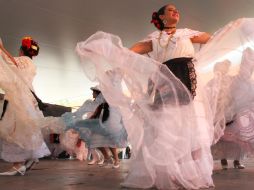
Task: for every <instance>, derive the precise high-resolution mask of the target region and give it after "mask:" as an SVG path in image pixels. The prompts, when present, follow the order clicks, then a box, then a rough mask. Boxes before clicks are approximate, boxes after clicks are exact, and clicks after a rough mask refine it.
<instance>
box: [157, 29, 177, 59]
mask: <svg viewBox="0 0 254 190" xmlns="http://www.w3.org/2000/svg"><path fill="white" fill-rule="evenodd" d="M174 33H175V31H172V32H170V33H167V34H168V40H167V43H166V45H164V46H162V45H161V36H162V31H161V32H160V35H159V38H158V44H159V46H160V47H161V48H163V49H164V50H163V55H162V62H164V61H165V58H166V54H167V49H168V45H169V42H170V40H171V38H172V37H173V34H174ZM157 52H159V51H158V46H157ZM158 60H159V59H158Z"/></svg>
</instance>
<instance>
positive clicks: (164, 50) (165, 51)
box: [144, 28, 203, 62]
mask: <svg viewBox="0 0 254 190" xmlns="http://www.w3.org/2000/svg"><path fill="white" fill-rule="evenodd" d="M202 33H203V32H199V31H195V30H191V29H187V28H185V29H177V30H176V32H175V34H174V35H173V36H172V37H171V36H170V35H168V34H167V33H166V32H165V31H162V32H160V31H156V32H153V33H152V34H150V35H148V37H147V38H146V39H145V40H144V41H150V40H151V41H152V45H153V51H152V52H150V53H148V56H149V57H151V58H153V59H155V60H156V61H159V62H165V61H167V60H169V59H174V58H178V57H193V56H194V53H195V51H194V46H193V44H192V42H191V38H193V37H195V36H199V35H200V34H202Z"/></svg>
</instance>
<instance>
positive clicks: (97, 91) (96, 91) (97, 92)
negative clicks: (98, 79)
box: [92, 89, 101, 96]
mask: <svg viewBox="0 0 254 190" xmlns="http://www.w3.org/2000/svg"><path fill="white" fill-rule="evenodd" d="M92 91H93V92H95V93H96V95H97V96H98V95H99V94H100V93H101V91H99V90H95V89H92Z"/></svg>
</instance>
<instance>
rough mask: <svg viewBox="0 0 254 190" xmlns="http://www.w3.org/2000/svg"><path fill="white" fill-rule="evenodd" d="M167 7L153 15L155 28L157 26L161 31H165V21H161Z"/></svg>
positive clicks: (152, 21)
mask: <svg viewBox="0 0 254 190" xmlns="http://www.w3.org/2000/svg"><path fill="white" fill-rule="evenodd" d="M166 7H167V5H165V6H163V7H161V8H160V9H159V10H158V11H157V12H154V13H153V14H152V20H151V23H153V24H154V26H155V27H156V28H158V29H159V30H163V29H164V23H163V21H162V20H161V19H160V15H164V13H165V9H166Z"/></svg>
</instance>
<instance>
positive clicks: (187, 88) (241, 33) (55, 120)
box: [0, 4, 254, 189]
mask: <svg viewBox="0 0 254 190" xmlns="http://www.w3.org/2000/svg"><path fill="white" fill-rule="evenodd" d="M179 18H180V14H179V11H178V10H177V8H176V7H175V6H174V5H172V4H168V5H165V6H163V7H162V8H160V9H159V10H158V11H156V12H154V13H153V14H152V20H151V23H153V24H154V26H155V27H156V28H157V31H155V32H153V33H152V34H150V35H148V36H147V37H146V38H145V39H144V40H141V41H140V42H137V43H136V44H134V45H133V46H132V47H131V48H129V49H128V48H125V47H124V46H123V45H122V42H121V39H120V38H119V37H117V36H115V35H112V34H108V33H104V32H97V33H95V34H94V35H92V36H91V37H90V38H88V39H87V40H86V41H83V42H79V43H78V44H77V47H76V51H77V53H78V55H79V56H80V60H81V64H82V66H83V67H84V71H85V73H86V74H87V77H88V78H90V79H91V80H95V79H96V82H98V83H99V85H98V86H96V87H93V88H91V90H92V91H93V97H94V100H93V101H90V100H89V101H86V102H85V103H84V104H83V105H82V106H81V107H80V108H79V110H77V111H76V112H74V113H71V112H66V113H64V114H62V115H61V116H55V115H47V117H45V114H43V112H42V111H43V110H42V109H43V108H42V107H43V106H40V105H41V102H40V101H39V98H38V97H37V96H36V94H35V92H34V90H33V87H32V81H33V78H34V76H35V73H36V72H35V67H34V65H33V63H32V61H31V58H32V57H33V56H35V55H37V54H38V51H39V47H38V44H37V43H36V42H35V41H34V40H33V39H31V38H25V39H23V41H22V46H21V48H20V52H21V56H20V57H17V58H13V57H12V56H11V55H10V54H9V53H8V52H7V51H6V50H5V49H4V47H3V45H1V59H0V87H1V89H3V90H4V92H5V96H4V100H5V104H4V105H5V106H4V110H3V113H2V115H1V120H0V138H1V147H2V148H1V155H2V158H3V159H4V160H6V161H8V162H12V163H13V167H12V169H10V170H9V171H7V172H4V173H0V175H13V174H24V172H25V171H26V170H27V169H29V167H31V166H32V165H33V164H34V163H36V162H38V160H37V159H38V158H40V157H44V156H46V155H48V154H50V152H49V150H48V148H47V145H46V143H45V142H47V140H46V139H47V138H48V136H49V135H50V134H60V136H59V139H60V144H61V145H62V146H63V147H64V148H65V149H66V150H68V152H72V153H75V154H76V155H77V157H78V158H79V159H81V160H82V159H87V157H88V156H87V155H88V153H91V154H92V157H93V158H94V160H92V161H90V162H89V163H90V164H95V163H97V164H102V163H107V162H112V163H113V167H114V168H118V167H119V159H118V156H117V148H125V147H126V146H127V145H128V143H130V144H131V146H132V157H131V162H130V166H129V172H128V175H127V177H126V178H125V180H124V182H123V183H122V186H125V187H133V188H151V187H156V188H157V189H179V188H185V189H200V188H209V187H213V186H214V184H213V180H212V171H213V158H214V159H221V163H222V166H223V168H224V169H226V168H227V167H228V163H227V159H233V160H234V162H233V164H234V167H235V168H237V169H243V168H244V165H242V164H241V163H240V160H241V159H242V158H244V157H245V156H249V155H252V154H253V140H252V139H253V136H254V114H253V113H254V110H253V108H254V107H253V102H254V93H253V90H254V83H253V79H252V73H253V69H254V27H253V26H254V19H252V18H242V19H238V20H236V21H232V22H230V23H229V24H228V25H226V26H224V27H223V28H221V29H220V30H218V31H217V32H216V33H214V34H213V35H210V34H208V33H205V32H199V31H196V30H191V29H187V28H185V29H178V28H177V24H178V22H179ZM194 43H199V44H203V45H202V48H200V50H199V51H195V49H194V46H193V44H194ZM91 68H92V69H91ZM42 105H44V104H42ZM44 109H45V107H44ZM109 153H111V155H112V157H111V156H110V154H109Z"/></svg>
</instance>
